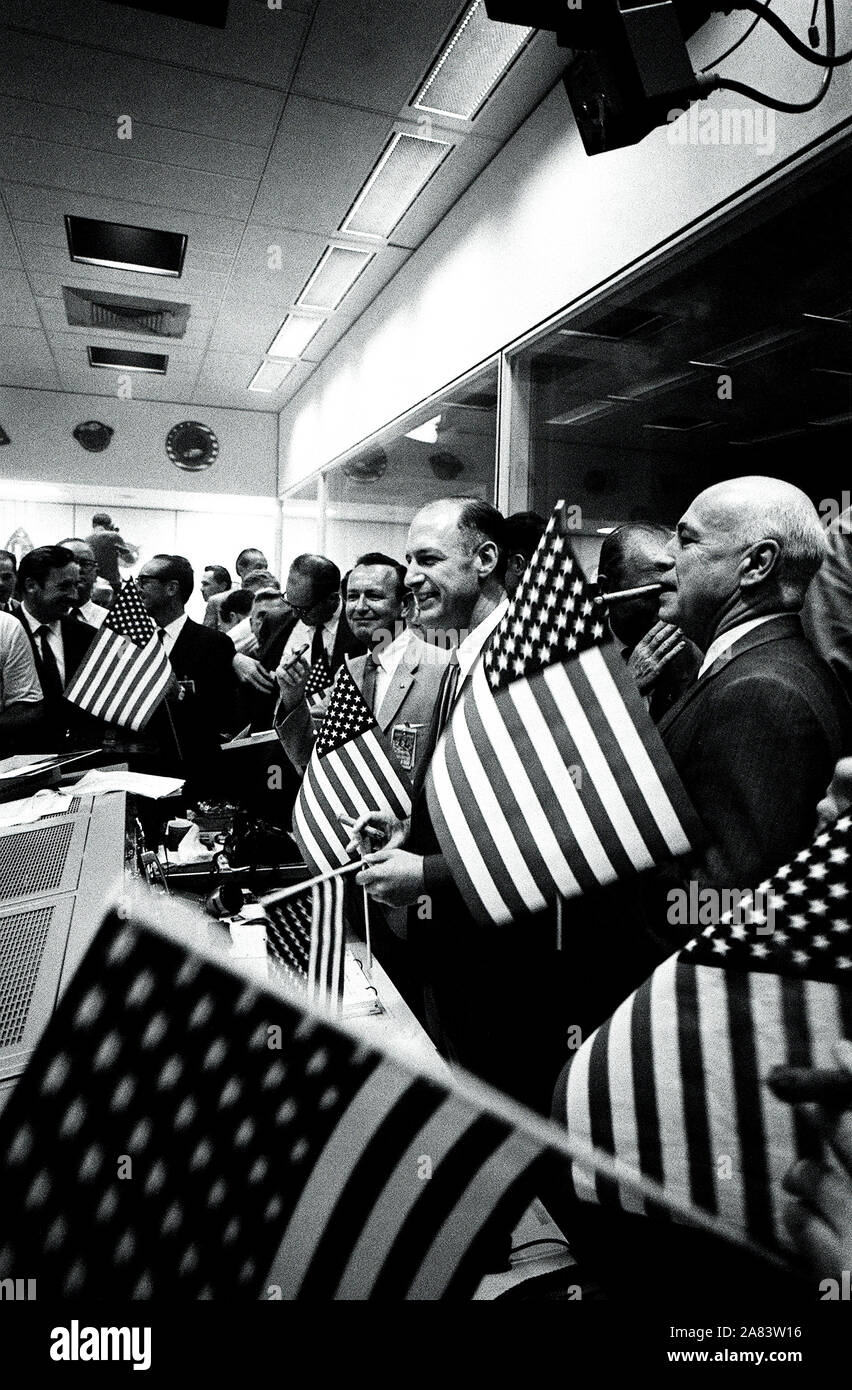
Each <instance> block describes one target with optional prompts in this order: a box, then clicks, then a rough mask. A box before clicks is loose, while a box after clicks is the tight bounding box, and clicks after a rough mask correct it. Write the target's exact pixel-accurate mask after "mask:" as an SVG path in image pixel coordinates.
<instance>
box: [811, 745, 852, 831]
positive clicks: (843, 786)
mask: <svg viewBox="0 0 852 1390" xmlns="http://www.w3.org/2000/svg"><path fill="white" fill-rule="evenodd" d="M850 806H852V758H841V759H840V762H839V763H838V764H837V766H836V768H835V769H834V776H833V777H832V779H831V785H830V786H829V788H828V791H827V792H826V794H825V796H824V797H823V799H822V801H821V802H820V803H819V805H818V806H817V815H818V816H819V823H820V829H822V828H823V827H824V826H826V825H831V823H832V822H833V821H836V820H839V818H840V817H841V816H842V815H843V812H844V811H848V810H849V808H850Z"/></svg>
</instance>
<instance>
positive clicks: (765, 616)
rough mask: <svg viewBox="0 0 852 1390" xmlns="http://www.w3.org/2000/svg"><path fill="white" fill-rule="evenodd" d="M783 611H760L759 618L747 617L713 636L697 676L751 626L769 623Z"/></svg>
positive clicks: (782, 614) (749, 630) (750, 628)
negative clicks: (742, 621)
mask: <svg viewBox="0 0 852 1390" xmlns="http://www.w3.org/2000/svg"><path fill="white" fill-rule="evenodd" d="M784 616H785V615H784V613H762V614H761V616H760V617H759V618H747V619H746V621H745V622H744V623H737V625H736V627H729V628H728V629H727V631H726V632H722V633H720V634H719V636H718V637H714V639H713V641H712V642H711V643H710V646H709V647H708V648H707V651H706V653H705V655H704V660H703V661H702V663H701V665H700V666H699V668H698V677H697V678H696V679H700V678H701V676H703V675H704V672H705V671H707V670H709V669H710V667H711V666H712V665H713V662H714V661H718V659H719V657H720V656H721V655H722V653H723V652H726V651H727V650H728V648H729V647H732V646H733V645H734V643H735V642H738V641H739V640H740V638H741V637H745V635H746V633H747V632H751V630H752V628H753V627H760V624H761V623H771V622H772V619H773V618H783V617H784Z"/></svg>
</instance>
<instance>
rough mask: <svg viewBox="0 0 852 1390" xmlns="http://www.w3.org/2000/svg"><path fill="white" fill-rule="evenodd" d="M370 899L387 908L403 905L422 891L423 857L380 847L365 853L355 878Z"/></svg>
mask: <svg viewBox="0 0 852 1390" xmlns="http://www.w3.org/2000/svg"><path fill="white" fill-rule="evenodd" d="M355 882H356V883H358V884H360V885H361V887H363V888H366V890H367V892H368V893H369V895H370V897H371V898H375V900H376V902H378V903H387V904H388V906H389V907H407V906H408V905H409V904H410V903H415V902H416V901H417V899H418V898H419V897H420V895H421V893H422V892H423V887H424V885H423V856H422V855H421V854H410V853H409V852H408V850H406V849H380V850H377V852H376V853H375V854H368V855H367V856H366V867H365V868H363V869H362V870H361V872H360V873H359V874H357V875H356V877H355Z"/></svg>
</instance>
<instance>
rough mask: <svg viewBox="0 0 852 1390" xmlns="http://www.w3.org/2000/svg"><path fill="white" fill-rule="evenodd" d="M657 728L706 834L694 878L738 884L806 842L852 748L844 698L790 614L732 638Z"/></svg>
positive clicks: (851, 722) (764, 872)
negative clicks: (706, 845) (825, 795)
mask: <svg viewBox="0 0 852 1390" xmlns="http://www.w3.org/2000/svg"><path fill="white" fill-rule="evenodd" d="M658 728H659V731H660V735H661V737H662V739H663V742H664V743H665V745H666V748H667V749H668V751H669V753H670V755H671V758H672V761H673V763H674V765H675V767H676V768H677V771H678V772H679V774H680V777H681V779H682V781H683V784H684V787H685V788H686V791H687V792H688V794H689V796H690V797H691V799H692V802H693V804H694V806H695V809H696V811H697V812H698V814H699V816H700V817H701V819H702V821H703V822H704V825H705V828H706V829H707V831H708V834H709V838H710V845H709V848H708V849H707V850H706V851H705V853H704V858H703V862H702V864H701V867H700V873H699V877H700V878H701V879H702V880H703V881H704V882H705V883H706V884H708V885H710V886H716V887H729V888H739V889H741V890H745V889H747V888H755V887H756V886H757V885H758V884H759V883H760V882H762V880H763V879H765V878H768V877H769V875H770V874H772V873H774V872H775V870H776V869H777V868H779V867H780V865H782V864H783V863H785V862H786V861H787V860H788V859H789V858H790V856H791V855H793V854H794V853H796V852H797V851H798V850H800V849H801V848H802V846H803V845H804V844H805V843H806V842H807V840H808V837H809V836H810V834H811V832H812V831H813V829H814V824H815V819H816V816H815V808H816V804H817V802H818V801H819V800H820V798H821V797H822V795H823V793H824V792H825V789H826V787H827V786H828V783H829V781H830V780H831V775H832V772H833V770H834V765H835V763H836V762H837V759H838V758H839V757H840V756H841V755H842V754H843V753H844V752H847V751H849V749H850V747H852V710H850V706H849V703H848V701H847V700H846V698H845V696H844V694H843V691H842V689H841V687H840V685H839V683H838V681H837V679H836V677H835V676H834V675H833V673H832V671H831V670H830V668H829V667H828V666H827V665H826V663H825V662H824V661H822V660H821V659H820V658H819V657H818V656H817V655H816V653H815V652H814V650H813V648H812V646H811V644H810V642H808V640H807V638H806V637H805V635H804V632H803V631H802V625H801V622H800V620H799V618H798V616H797V615H796V614H792V613H787V614H783V615H782V616H780V617H777V618H772V619H770V621H768V622H766V623H761V625H760V626H759V627H756V628H752V630H751V631H750V632H747V633H746V634H745V636H744V637H741V638H740V639H739V640H738V641H736V642H734V644H733V646H732V647H731V648H729V650H728V651H727V652H725V653H724V654H723V655H722V657H721V658H720V659H719V660H718V661H716V662H714V664H713V665H712V666H711V667H710V669H709V670H708V671H707V672H705V674H704V675H703V676H702V677H701V678H700V679H699V680H698V681H697V682H696V684H695V685H693V686H692V687H691V688H690V689H689V690H687V692H686V693H685V694H684V695H683V696H682V697H681V699H680V700H679V701H678V703H677V704H676V705H674V706H673V707H672V709H670V710H669V712H668V713H667V714H666V715H665V716H664V717H663V719H662V720H661V721H660V724H659V725H658Z"/></svg>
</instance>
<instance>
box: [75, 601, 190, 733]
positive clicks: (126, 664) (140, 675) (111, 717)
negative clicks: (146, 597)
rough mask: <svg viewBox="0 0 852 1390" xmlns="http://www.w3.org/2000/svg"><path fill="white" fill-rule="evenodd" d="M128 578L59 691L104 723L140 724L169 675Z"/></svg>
mask: <svg viewBox="0 0 852 1390" xmlns="http://www.w3.org/2000/svg"><path fill="white" fill-rule="evenodd" d="M173 674H174V673H173V671H172V666H171V663H170V661H169V659H168V657H167V656H166V653H165V651H164V649H163V645H162V643H161V642H160V641H159V640H158V638H157V633H156V630H155V628H154V624H153V622H152V621H151V619H150V617H149V616H148V614H147V613H146V611H145V608H144V605H143V603H142V599H141V597H140V594H139V590H138V588H137V587H136V583H135V581H134V580H133V579H128V580H126V581H125V583H124V584H122V586H121V589H120V591H119V594H118V597H117V598H116V600H115V603H114V604H113V606H112V608H111V609H110V611H109V613H108V614H107V616H106V618H104V621H103V623H102V625H101V627H100V628H98V632H97V636H96V637H95V639H94V641H93V642H92V644H91V646H90V647H89V650H88V651H87V652H86V655H85V656H84V658H83V660H82V662H81V663H80V665H79V667H78V668H77V671H76V673H75V675H74V677H73V679H72V680H71V683H70V685H69V686H68V688H67V690H66V691H65V699H66V700H70V701H71V703H72V704H73V705H76V706H77V707H78V709H82V710H85V711H86V713H87V714H92V715H95V716H96V718H98V719H103V720H105V721H106V722H107V723H108V724H119V725H121V726H122V727H123V728H127V729H133V730H135V731H136V732H138V731H139V730H140V729H144V727H145V725H146V724H147V723H148V720H149V719H150V718H151V715H152V714H153V713H154V710H155V709H156V708H157V706H158V705H159V703H160V701H161V700H162V698H163V696H164V695H165V694H166V691H167V690H168V688H169V685H170V684H171V681H172V678H173Z"/></svg>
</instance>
